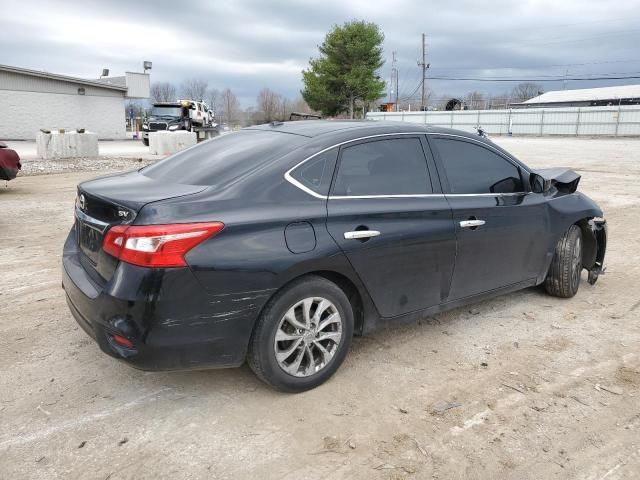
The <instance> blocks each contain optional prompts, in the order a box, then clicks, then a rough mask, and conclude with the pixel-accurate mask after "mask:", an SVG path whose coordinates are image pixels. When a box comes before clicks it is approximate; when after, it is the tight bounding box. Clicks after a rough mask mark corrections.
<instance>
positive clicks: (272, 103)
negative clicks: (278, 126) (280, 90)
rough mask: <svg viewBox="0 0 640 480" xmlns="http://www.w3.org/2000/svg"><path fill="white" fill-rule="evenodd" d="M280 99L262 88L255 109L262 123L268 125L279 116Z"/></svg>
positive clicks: (275, 94)
mask: <svg viewBox="0 0 640 480" xmlns="http://www.w3.org/2000/svg"><path fill="white" fill-rule="evenodd" d="M281 102H282V97H280V95H278V94H277V93H275V92H274V91H273V90H269V89H268V88H263V89H262V90H260V93H259V94H258V98H257V99H256V108H257V109H258V111H259V112H261V113H262V121H263V122H264V123H269V122H272V121H274V120H277V119H278V118H277V117H279V116H280V113H281V112H280V110H281Z"/></svg>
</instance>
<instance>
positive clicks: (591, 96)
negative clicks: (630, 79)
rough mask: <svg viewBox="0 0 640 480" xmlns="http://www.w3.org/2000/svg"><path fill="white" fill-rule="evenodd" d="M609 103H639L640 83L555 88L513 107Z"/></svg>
mask: <svg viewBox="0 0 640 480" xmlns="http://www.w3.org/2000/svg"><path fill="white" fill-rule="evenodd" d="M610 105H615V106H618V105H640V85H621V86H617V87H600V88H581V89H579V90H555V91H552V92H547V93H543V94H542V95H539V96H537V97H534V98H532V99H530V100H527V101H526V102H523V103H516V104H511V106H512V107H514V108H531V107H536V108H537V107H599V106H610Z"/></svg>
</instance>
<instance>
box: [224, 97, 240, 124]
mask: <svg viewBox="0 0 640 480" xmlns="http://www.w3.org/2000/svg"><path fill="white" fill-rule="evenodd" d="M221 104H222V112H221V118H222V119H223V121H224V122H226V123H227V124H228V125H229V126H233V125H237V124H238V120H239V114H240V102H238V99H237V97H236V96H235V94H234V93H233V92H232V91H231V89H229V88H225V89H224V90H223V91H222V94H221Z"/></svg>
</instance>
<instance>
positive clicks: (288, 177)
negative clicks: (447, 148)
mask: <svg viewBox="0 0 640 480" xmlns="http://www.w3.org/2000/svg"><path fill="white" fill-rule="evenodd" d="M398 135H413V136H415V135H439V136H445V137H455V138H460V139H462V140H468V141H471V142H475V143H477V144H479V145H482V146H484V147H487V148H489V149H491V150H493V151H495V153H496V154H498V155H499V156H500V157H502V158H504V159H505V160H506V161H507V162H509V163H511V164H512V165H513V166H514V167H517V168H521V169H522V170H524V171H525V172H527V173H529V174H530V173H531V172H529V171H528V170H527V169H526V168H524V167H523V166H522V165H519V164H516V163H514V162H513V161H511V159H509V158H507V157H505V156H504V154H503V153H502V152H500V150H498V149H496V148H494V147H492V146H491V145H487V144H486V143H484V142H482V141H479V140H476V139H474V138H469V137H465V136H463V135H456V134H454V133H437V132H399V133H378V134H376V135H366V136H364V137H358V138H352V139H350V140H345V141H344V142H340V143H336V144H334V145H331V146H330V147H326V148H323V149H322V150H320V151H319V152H316V153H314V154H313V155H310V156H308V157H307V158H305V159H304V160H302V161H301V162H299V163H297V164H296V165H294V166H293V167H291V168H290V169H289V170H287V171H286V172H285V174H284V179H285V180H286V181H287V182H289V183H290V184H292V185H293V186H294V187H297V188H299V189H300V190H302V191H303V192H305V193H308V194H309V195H311V196H313V197H315V198H319V199H321V200H348V199H372V198H429V197H435V198H446V197H510V196H514V195H528V194H529V193H531V192H515V193H446V194H445V193H416V194H403V195H354V196H350V195H321V194H319V193H318V192H315V191H314V190H312V189H311V188H309V187H307V186H306V185H304V184H302V183H300V182H299V181H298V180H296V179H295V178H293V177H292V176H291V172H292V171H294V170H295V169H296V168H298V167H299V166H301V165H303V164H304V163H306V162H308V161H309V160H311V159H312V158H314V157H317V156H318V155H321V154H323V153H325V152H327V151H329V150H331V149H333V148H338V147H341V146H342V145H346V144H347V143H352V142H358V141H360V140H367V139H369V138H380V137H393V136H398ZM336 166H337V165H336Z"/></svg>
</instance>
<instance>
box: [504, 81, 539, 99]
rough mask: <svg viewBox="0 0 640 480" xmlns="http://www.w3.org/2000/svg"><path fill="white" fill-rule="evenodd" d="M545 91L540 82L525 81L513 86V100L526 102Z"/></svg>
mask: <svg viewBox="0 0 640 480" xmlns="http://www.w3.org/2000/svg"><path fill="white" fill-rule="evenodd" d="M543 92H544V89H543V88H542V85H540V84H539V83H532V82H524V83H519V84H518V85H516V86H515V87H513V91H512V92H511V101H513V102H526V101H527V100H529V99H531V98H533V97H537V96H538V95H541V94H542V93H543Z"/></svg>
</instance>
